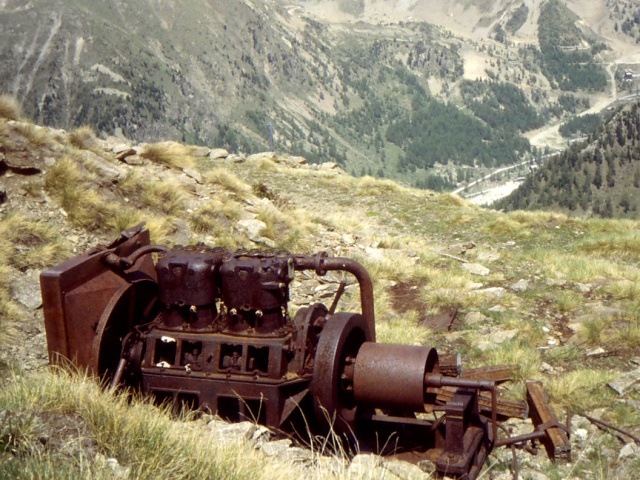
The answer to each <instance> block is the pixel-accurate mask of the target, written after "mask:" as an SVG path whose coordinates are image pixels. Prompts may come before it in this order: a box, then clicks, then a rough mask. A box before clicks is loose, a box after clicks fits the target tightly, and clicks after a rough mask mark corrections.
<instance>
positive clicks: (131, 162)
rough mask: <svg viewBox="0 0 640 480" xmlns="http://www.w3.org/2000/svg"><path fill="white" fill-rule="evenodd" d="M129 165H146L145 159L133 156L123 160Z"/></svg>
mask: <svg viewBox="0 0 640 480" xmlns="http://www.w3.org/2000/svg"><path fill="white" fill-rule="evenodd" d="M122 161H123V162H124V163H126V164H127V165H133V166H139V165H143V164H144V159H143V158H142V157H141V156H140V155H131V156H129V157H125V158H123V159H122Z"/></svg>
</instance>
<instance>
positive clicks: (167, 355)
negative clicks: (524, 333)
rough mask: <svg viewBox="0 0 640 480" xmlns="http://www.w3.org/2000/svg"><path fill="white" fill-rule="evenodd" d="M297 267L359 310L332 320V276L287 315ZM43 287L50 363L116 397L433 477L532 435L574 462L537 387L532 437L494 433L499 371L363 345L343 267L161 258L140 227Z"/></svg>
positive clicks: (353, 266)
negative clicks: (391, 460) (313, 298)
mask: <svg viewBox="0 0 640 480" xmlns="http://www.w3.org/2000/svg"><path fill="white" fill-rule="evenodd" d="M154 255H157V257H158V259H157V262H156V263H155V264H154V260H153V256H154ZM304 270H314V271H315V273H316V274H318V275H324V274H326V273H327V272H328V271H342V272H346V273H350V274H352V275H354V276H355V278H356V280H357V281H358V285H359V287H360V307H361V312H336V310H337V308H338V307H337V306H338V302H339V300H340V296H341V295H342V293H343V291H344V287H345V282H342V283H341V285H340V287H339V288H338V292H337V293H336V295H335V298H334V300H333V302H332V304H331V306H330V308H327V307H326V306H325V305H323V304H321V303H316V304H313V305H311V306H308V307H302V308H300V309H299V311H298V312H297V313H296V315H295V317H294V318H293V320H292V319H291V316H290V314H289V294H290V290H289V286H290V283H291V282H292V281H293V280H294V275H295V272H296V271H304ZM41 286H42V296H43V307H44V315H45V326H46V329H47V344H48V349H49V356H50V360H51V362H59V361H70V362H72V363H73V364H75V365H76V366H77V367H80V368H87V369H88V370H89V372H91V373H93V374H95V375H99V376H102V377H107V378H110V379H111V390H112V391H115V390H117V388H118V386H119V385H126V386H128V387H133V388H137V389H140V390H141V391H142V392H144V393H146V394H149V395H153V396H155V397H156V399H157V400H158V401H159V402H170V403H172V404H173V405H174V406H175V408H178V409H180V408H190V409H201V410H204V411H209V412H212V413H217V414H218V415H219V416H221V417H222V418H225V419H227V420H229V421H239V420H242V419H250V420H253V421H255V422H258V423H261V424H264V425H267V426H269V427H272V428H274V429H277V430H278V431H282V432H288V433H290V432H300V431H306V430H305V427H307V426H308V427H309V428H310V429H311V432H310V434H311V435H316V434H319V435H327V434H328V432H330V431H331V429H333V431H334V432H335V433H337V434H338V437H339V438H340V439H341V440H343V441H345V442H357V443H358V446H359V449H360V451H367V450H369V451H373V452H376V453H381V454H387V453H392V454H394V455H397V456H399V457H401V458H406V459H409V460H414V461H419V460H423V459H428V460H431V461H432V462H433V463H434V464H435V468H436V471H437V473H438V474H439V475H453V476H456V477H459V478H465V479H470V480H472V479H473V478H475V477H476V476H477V475H478V472H479V471H480V468H481V466H482V464H483V463H484V461H485V459H486V457H487V455H488V453H489V452H490V451H491V449H492V448H494V447H495V446H496V445H512V444H514V443H518V442H522V441H526V440H527V439H534V438H535V439H541V440H542V441H544V442H547V443H545V444H548V445H550V447H549V446H548V449H550V454H551V455H553V457H554V458H568V454H569V453H570V446H569V445H568V443H567V444H565V443H563V440H562V435H563V432H562V429H561V428H560V427H561V426H560V425H559V424H558V423H557V421H556V420H555V416H554V415H553V412H552V411H551V410H550V409H549V408H548V406H547V405H546V404H545V403H544V399H542V398H541V395H540V393H539V392H538V390H537V389H536V387H535V386H530V387H529V394H530V397H531V399H530V404H532V405H533V406H532V407H531V409H532V412H535V415H536V416H534V421H535V422H536V425H537V427H538V429H539V431H536V432H533V433H531V434H528V435H525V436H520V437H517V438H506V439H504V438H503V439H498V436H497V428H498V422H497V415H498V414H502V415H514V414H515V413H518V415H519V416H520V415H521V410H522V409H521V408H520V407H521V406H520V405H514V404H511V403H509V402H507V401H504V400H500V401H499V400H498V398H497V390H496V383H497V382H499V381H503V380H504V379H505V378H506V376H508V374H509V372H508V371H507V370H508V369H505V368H496V369H487V368H485V369H484V373H485V374H486V375H483V373H482V371H480V372H479V371H475V372H471V374H472V375H473V376H474V378H457V377H454V376H451V375H459V373H460V371H461V367H460V362H459V356H453V357H451V356H450V357H449V358H448V359H447V361H446V362H445V363H446V365H445V368H443V369H442V371H441V369H440V361H439V356H438V353H437V351H436V349H434V348H430V347H424V346H406V345H387V344H378V343H375V315H374V303H373V287H372V282H371V278H370V277H369V274H368V273H367V271H366V270H365V269H364V267H363V266H362V265H360V264H359V263H357V262H355V261H353V260H350V259H348V258H329V256H328V255H327V254H326V253H325V252H321V253H318V254H316V255H293V254H290V253H288V252H282V251H268V252H262V251H253V250H251V251H247V250H238V251H235V252H233V251H228V250H224V249H221V248H209V247H207V246H204V245H201V244H198V245H194V246H189V247H176V248H173V249H167V248H166V247H162V246H157V245H151V243H150V238H149V232H148V231H147V230H145V229H144V228H143V226H142V225H138V226H136V227H134V228H132V229H129V230H127V231H125V232H122V234H121V235H120V237H119V238H118V239H116V241H114V242H113V243H111V244H110V245H107V246H101V247H98V248H95V249H92V250H91V251H89V252H87V253H84V254H81V255H78V256H77V257H75V258H72V259H70V260H68V261H66V262H64V263H62V264H60V265H58V266H56V267H53V268H52V269H50V270H48V271H46V272H44V273H43V274H42V276H41ZM444 374H446V375H444ZM447 375H449V376H447ZM485 376H486V377H489V379H486V378H485ZM443 403H444V404H443ZM481 411H483V412H486V413H487V414H488V415H489V416H490V419H489V418H487V417H484V416H483V415H481V413H480V412H481ZM429 413H431V414H433V415H434V419H430V418H428V416H427V415H425V414H429ZM558 435H559V436H558ZM558 438H560V440H558Z"/></svg>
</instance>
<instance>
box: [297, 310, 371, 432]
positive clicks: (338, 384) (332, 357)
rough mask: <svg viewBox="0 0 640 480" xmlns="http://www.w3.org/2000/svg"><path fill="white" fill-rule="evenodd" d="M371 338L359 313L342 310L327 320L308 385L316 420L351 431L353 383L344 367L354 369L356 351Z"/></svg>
mask: <svg viewBox="0 0 640 480" xmlns="http://www.w3.org/2000/svg"><path fill="white" fill-rule="evenodd" d="M370 340H371V332H370V331H369V327H368V324H367V322H366V321H365V319H364V317H363V316H362V315H360V314H357V313H342V312H341V313H336V314H335V315H332V316H331V317H330V318H329V319H328V320H327V323H326V325H325V327H324V329H323V330H322V335H321V337H320V341H319V342H318V349H317V351H316V360H315V367H314V370H313V380H312V381H311V384H310V385H309V391H310V392H311V395H312V396H313V405H314V409H315V415H316V420H317V421H318V423H320V424H321V425H324V426H325V427H329V428H333V430H334V431H336V432H337V433H339V434H342V435H347V436H348V435H349V434H350V433H351V432H352V431H353V424H354V419H355V401H354V397H353V385H352V383H351V382H350V381H349V376H348V375H347V374H346V373H345V370H347V369H353V364H354V361H355V358H356V355H357V354H358V350H359V349H360V347H361V346H362V344H363V343H365V342H367V341H370Z"/></svg>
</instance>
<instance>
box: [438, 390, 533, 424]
mask: <svg viewBox="0 0 640 480" xmlns="http://www.w3.org/2000/svg"><path fill="white" fill-rule="evenodd" d="M455 392H456V389H455V388H453V387H443V388H440V389H438V395H437V397H436V403H437V404H438V405H444V404H445V403H447V402H448V401H449V400H451V399H452V398H453V395H454V394H455ZM478 407H479V408H480V411H481V412H484V413H489V414H490V413H491V394H489V393H485V392H481V393H480V395H479V396H478ZM496 412H497V413H498V415H500V416H502V417H509V418H522V419H524V418H527V415H528V414H529V408H528V407H527V404H526V403H525V402H518V401H515V400H508V399H506V398H498V401H497V405H496Z"/></svg>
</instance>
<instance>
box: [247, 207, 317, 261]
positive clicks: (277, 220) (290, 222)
mask: <svg viewBox="0 0 640 480" xmlns="http://www.w3.org/2000/svg"><path fill="white" fill-rule="evenodd" d="M256 218H257V219H258V220H260V221H262V222H264V223H265V224H266V227H265V228H264V229H263V231H262V232H260V235H261V236H263V237H266V238H268V239H271V240H273V241H274V242H275V244H276V247H277V248H280V249H284V250H289V251H295V252H300V253H308V252H309V249H310V248H311V245H312V241H311V240H312V239H311V235H310V233H311V232H312V231H313V229H314V226H313V223H312V222H311V219H310V216H309V215H308V213H307V212H306V211H303V210H298V209H295V210H289V211H287V213H284V212H282V211H280V210H278V209H277V208H276V207H275V206H273V205H269V204H266V205H264V204H263V205H260V207H259V208H258V216H257V217H256Z"/></svg>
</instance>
